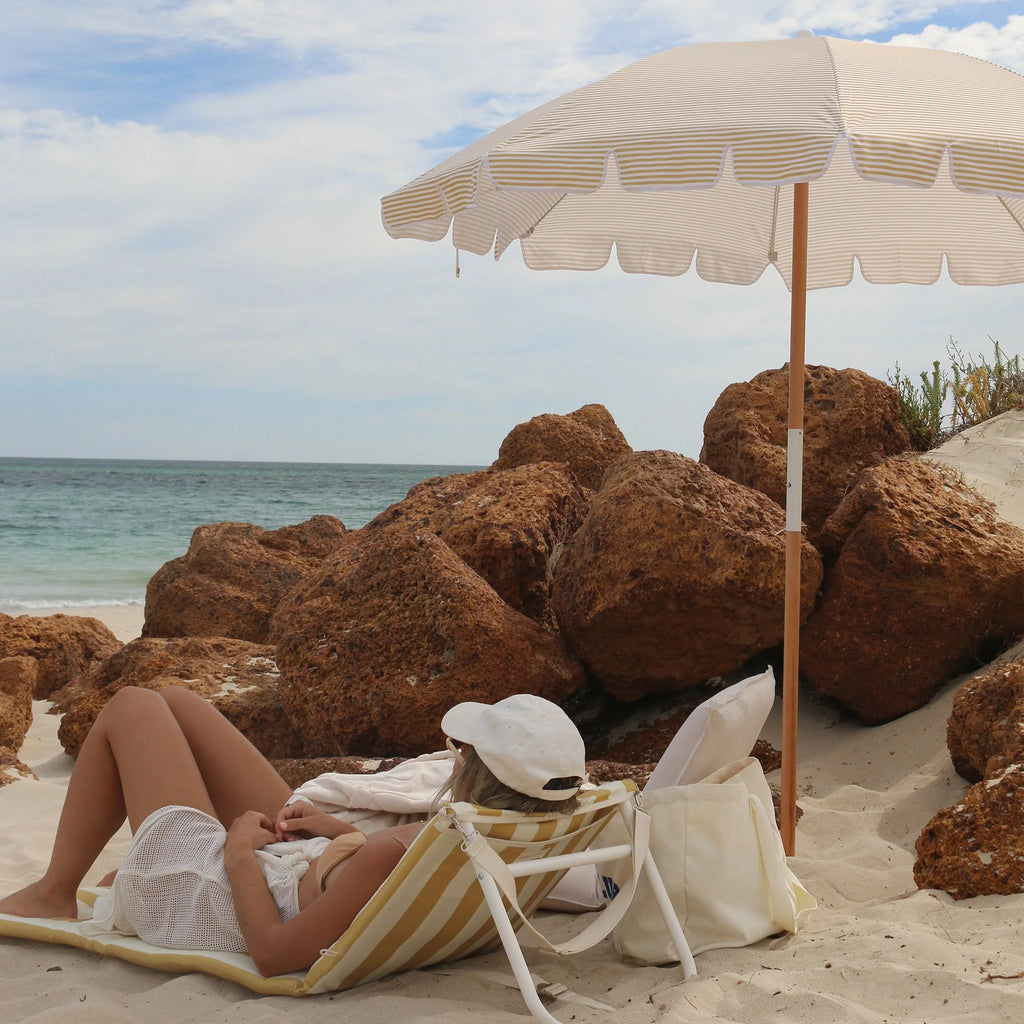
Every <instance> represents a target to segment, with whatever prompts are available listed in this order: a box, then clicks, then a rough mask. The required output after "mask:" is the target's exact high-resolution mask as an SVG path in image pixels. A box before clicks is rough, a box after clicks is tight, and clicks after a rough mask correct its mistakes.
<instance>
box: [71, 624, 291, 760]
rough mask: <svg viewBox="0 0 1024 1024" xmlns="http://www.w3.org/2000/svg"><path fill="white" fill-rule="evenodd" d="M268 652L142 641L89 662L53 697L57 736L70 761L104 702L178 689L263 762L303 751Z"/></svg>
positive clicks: (191, 641) (201, 642) (190, 641)
mask: <svg viewBox="0 0 1024 1024" xmlns="http://www.w3.org/2000/svg"><path fill="white" fill-rule="evenodd" d="M274 656H275V651H274V648H273V647H268V646H266V645H262V644H253V643H249V642H248V641H246V640H234V639H229V638H224V637H175V638H166V639H165V638H159V637H147V638H141V639H138V640H133V641H132V642H131V643H130V644H128V646H127V647H125V648H123V649H122V650H120V651H118V652H117V653H116V654H114V655H112V656H111V657H109V658H107V659H106V660H105V661H103V662H101V663H99V664H98V665H95V666H94V667H93V668H92V669H91V670H90V671H89V672H87V673H85V674H84V675H83V676H80V677H79V678H78V679H76V680H74V681H73V682H72V683H71V684H69V685H68V686H66V687H64V689H63V690H61V691H60V692H58V693H56V694H54V698H55V700H54V710H56V711H63V712H64V716H63V718H62V719H61V723H60V728H59V730H58V736H59V738H60V742H61V745H62V746H63V747H64V749H65V750H66V751H67V753H69V754H71V755H72V756H73V757H74V756H76V755H77V754H78V750H79V748H80V747H81V745H82V742H83V741H84V740H85V737H86V735H87V734H88V732H89V729H90V728H92V723H93V722H94V721H95V720H96V716H97V715H98V714H99V713H100V710H101V709H102V707H103V705H104V704H106V702H107V701H108V700H110V698H111V697H113V695H114V694H115V693H117V691H118V690H120V689H121V688H122V687H125V686H141V687H144V688H146V689H150V690H162V689H164V688H165V687H167V686H180V687H182V688H183V689H186V690H192V691H193V692H194V693H198V694H199V695H200V696H202V697H205V698H207V699H208V700H209V701H210V703H212V704H213V706H214V707H215V708H217V710H218V711H220V712H221V714H223V715H224V716H225V717H226V718H227V719H228V720H229V721H231V722H232V724H233V725H234V726H235V727H236V728H237V729H239V730H240V731H241V732H242V733H244V734H245V735H246V736H247V737H248V738H249V740H251V741H252V743H253V744H254V745H255V746H256V747H257V749H258V750H260V752H261V753H262V754H263V755H264V756H265V757H294V756H296V755H298V754H299V753H300V752H301V749H300V741H299V738H298V735H297V733H296V730H295V728H294V726H293V725H292V723H291V721H290V720H289V719H288V716H287V715H286V714H285V710H284V705H283V702H282V700H281V695H280V693H279V692H278V687H277V683H278V679H279V673H278V671H277V665H276V663H275V661H274Z"/></svg>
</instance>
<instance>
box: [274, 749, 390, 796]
mask: <svg viewBox="0 0 1024 1024" xmlns="http://www.w3.org/2000/svg"><path fill="white" fill-rule="evenodd" d="M406 760H408V759H407V758H404V757H287V758H279V759H271V762H270V763H271V764H272V765H273V766H274V768H275V769H276V770H277V774H278V775H280V776H281V778H282V779H284V781H285V782H287V783H288V785H289V786H291V787H292V789H298V788H299V786H301V785H302V783H304V782H308V781H309V780H310V779H315V778H316V777H317V776H318V775H323V774H325V773H326V772H340V773H341V774H342V775H376V774H377V773H378V772H386V771H388V770H389V769H391V768H394V767H395V766H396V765H399V764H401V763H402V762H403V761H406Z"/></svg>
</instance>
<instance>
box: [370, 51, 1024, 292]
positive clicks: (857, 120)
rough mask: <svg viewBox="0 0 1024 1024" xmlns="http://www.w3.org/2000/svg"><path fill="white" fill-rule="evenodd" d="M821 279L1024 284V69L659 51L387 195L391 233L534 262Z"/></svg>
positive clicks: (795, 54)
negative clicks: (805, 213) (516, 250)
mask: <svg viewBox="0 0 1024 1024" xmlns="http://www.w3.org/2000/svg"><path fill="white" fill-rule="evenodd" d="M795 181H807V182H810V183H811V188H810V197H811V198H810V203H811V206H810V238H809V257H808V286H809V287H811V288H824V287H831V286H836V285H842V284H846V283H848V282H849V280H850V279H851V277H852V276H853V274H854V272H855V271H857V270H858V269H859V271H860V273H861V274H863V276H864V277H865V278H866V279H868V280H870V281H877V282H893V283H895V282H913V283H919V284H928V283H931V282H932V281H934V280H935V279H936V278H937V277H938V276H939V275H940V274H942V273H943V270H945V271H946V272H947V273H948V274H949V275H950V276H951V277H952V278H953V280H955V281H958V282H960V283H962V284H1003V283H1011V282H1019V281H1024V217H1022V216H1021V212H1020V211H1021V204H1022V202H1024V76H1021V75H1018V74H1016V73H1015V72H1012V71H1008V70H1006V69H1005V68H1000V67H998V66H996V65H994V64H990V63H987V62H985V61H981V60H977V59H975V58H972V57H966V56H964V55H962V54H954V53H947V52H943V51H939V50H926V49H918V48H911V47H895V46H887V45H880V44H874V43H860V42H852V41H849V40H843V39H832V38H828V37H812V38H801V39H788V40H773V41H767V42H755V43H709V44H700V45H695V46H684V47H679V48H677V49H674V50H668V51H666V52H665V53H661V54H656V55H654V56H652V57H649V58H647V59H645V60H642V61H639V62H637V63H636V64H633V65H630V66H629V67H626V68H623V69H622V70H621V71H618V72H616V73H615V74H613V75H610V76H609V77H608V78H605V79H602V80H601V81H599V82H595V83H593V84H592V85H588V86H585V87H584V88H582V89H579V90H577V91H576V92H574V93H570V94H569V95H567V96H565V97H562V98H560V99H557V100H554V101H552V102H551V103H548V104H546V105H545V106H543V107H541V108H539V109H538V110H536V111H533V112H532V113H530V114H526V115H524V116H523V117H521V118H519V119H517V120H516V121H513V122H512V123H511V124H509V125H506V126H505V127H504V128H501V129H499V130H498V131H496V132H492V133H491V134H490V135H489V136H486V137H485V138H483V139H481V140H479V141H478V142H476V143H474V144H473V145H471V146H469V147H467V148H466V149H464V150H463V151H462V152H460V153H458V154H456V155H455V156H453V157H451V158H450V159H449V160H446V161H445V162H444V163H442V164H440V165H439V166H438V167H437V168H435V169H434V170H432V171H429V172H428V173H426V174H424V175H421V176H420V177H419V178H417V179H416V180H415V181H413V182H411V183H410V184H408V185H407V186H405V187H404V188H402V189H399V190H398V191H397V192H395V193H393V194H391V195H389V196H386V197H385V198H384V199H383V200H382V218H383V222H384V226H385V228H386V229H387V231H388V232H389V233H390V234H391V235H393V236H394V237H406V238H419V239H423V240H427V241H436V240H438V239H441V238H443V237H445V236H446V235H447V234H448V232H449V230H450V231H451V236H452V242H453V244H454V245H455V246H456V247H457V248H459V249H465V250H467V251H470V252H475V253H480V254H484V253H487V252H493V253H494V256H495V258H499V257H500V256H501V255H502V254H503V253H504V252H505V250H506V249H507V248H508V247H509V246H510V245H511V244H512V243H513V242H515V241H516V240H518V241H519V242H520V245H521V249H522V254H523V258H524V260H525V261H526V263H527V265H529V266H530V267H533V268H536V269H573V270H595V269H598V268H600V267H603V266H605V265H606V264H607V263H608V262H609V261H610V260H611V258H612V255H613V253H614V255H615V258H616V260H617V262H618V263H619V265H620V266H621V268H622V269H623V270H626V271H628V272H631V273H646V274H664V275H676V274H683V273H686V272H687V271H688V270H689V269H691V268H695V269H696V271H697V273H698V274H700V276H701V277H704V278H706V279H708V280H712V281H725V282H730V283H734V284H749V283H751V282H752V281H755V280H757V279H758V278H759V277H760V275H761V274H762V273H763V272H764V271H765V269H766V268H767V267H769V266H774V267H775V268H776V269H777V271H778V272H779V273H780V274H781V276H782V277H783V279H784V280H785V282H786V284H787V286H789V284H790V283H791V276H792V269H791V252H790V249H791V243H790V241H789V236H790V232H791V227H792V212H791V209H792V187H791V186H792V183H793V182H795Z"/></svg>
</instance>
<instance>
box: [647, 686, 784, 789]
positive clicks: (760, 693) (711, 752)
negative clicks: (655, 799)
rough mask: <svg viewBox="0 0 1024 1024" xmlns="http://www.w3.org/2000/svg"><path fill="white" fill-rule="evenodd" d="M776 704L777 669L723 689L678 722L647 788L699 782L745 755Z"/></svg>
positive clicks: (748, 752) (755, 740)
mask: <svg viewBox="0 0 1024 1024" xmlns="http://www.w3.org/2000/svg"><path fill="white" fill-rule="evenodd" d="M774 703H775V673H774V672H772V670H771V668H770V667H769V668H767V669H766V670H765V671H764V672H762V673H761V674H760V675H757V676H751V677H750V678H749V679H744V680H743V681H742V682H739V683H735V684H733V685H732V686H727V687H726V688H725V689H724V690H719V692H718V693H716V694H715V695H714V696H713V697H709V698H708V699H707V700H706V701H704V703H703V704H701V705H700V706H699V707H696V708H694V710H693V711H692V712H691V713H690V717H689V718H687V719H686V721H685V722H683V724H682V725H681V726H680V727H679V731H678V732H677V733H676V734H675V736H673V737H672V742H671V743H670V744H669V745H668V747H667V748H666V750H665V753H664V754H662V755H661V759H660V760H659V761H658V764H657V765H656V767H655V769H654V771H653V772H651V777H650V778H649V779H648V780H647V785H646V786H645V787H644V790H645V791H646V790H648V789H660V788H662V787H664V786H683V785H686V784H687V783H690V782H700V781H701V779H706V778H707V777H708V776H709V775H710V774H711V773H712V772H716V771H718V769H719V768H721V767H723V765H727V764H729V763H730V762H731V761H738V760H739V759H740V758H741V757H747V756H748V755H749V754H750V751H751V749H752V748H753V746H754V744H755V743H756V742H757V738H758V737H759V736H760V735H761V727H762V726H763V725H764V722H765V719H766V718H767V717H768V713H769V712H770V711H771V709H772V704H774Z"/></svg>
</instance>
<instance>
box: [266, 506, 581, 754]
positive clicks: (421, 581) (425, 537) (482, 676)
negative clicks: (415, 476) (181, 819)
mask: <svg viewBox="0 0 1024 1024" xmlns="http://www.w3.org/2000/svg"><path fill="white" fill-rule="evenodd" d="M354 533H357V534H358V535H357V536H354V537H351V538H350V539H349V542H348V543H346V544H344V545H342V546H341V547H340V548H339V549H338V551H336V552H335V554H334V555H332V556H331V557H330V558H328V559H327V560H326V561H325V562H324V564H323V565H322V566H321V567H320V569H319V571H318V572H317V573H315V574H314V575H313V576H312V577H310V579H308V580H307V581H306V582H305V583H303V584H302V585H301V586H299V587H297V588H296V589H295V590H293V591H292V592H291V593H290V594H289V595H288V597H287V598H286V599H285V600H284V601H282V602H281V604H280V605H279V606H278V609H277V612H276V613H275V615H274V620H273V624H272V628H271V638H272V640H274V641H275V642H276V643H277V645H278V664H279V666H280V668H281V693H282V695H283V697H284V699H285V702H286V706H287V708H288V714H289V716H290V717H291V719H292V721H293V722H294V723H295V725H296V726H297V728H298V729H299V731H300V733H301V735H302V739H303V747H304V749H303V754H304V756H306V757H335V756H338V755H339V754H361V755H366V756H380V755H389V756H390V755H394V754H420V753H425V752H428V751H432V750H438V749H441V748H442V747H443V746H444V736H443V735H442V733H441V731H440V721H441V716H442V714H443V713H444V712H445V711H446V710H447V709H448V708H449V707H451V705H453V704H456V703H458V702H459V701H463V700H479V701H484V702H487V703H492V702H494V701H497V700H500V699H501V698H503V697H507V696H509V695H511V694H513V693H520V692H525V693H536V694H539V695H540V696H542V697H547V698H548V699H549V700H552V701H554V702H555V703H562V702H564V701H565V699H566V698H568V697H569V696H570V695H571V694H572V693H574V692H575V691H576V690H578V689H579V688H580V686H581V685H582V682H583V672H582V669H581V667H580V665H579V664H578V662H576V661H575V659H574V658H573V657H572V656H571V655H570V654H569V652H568V651H566V650H565V648H564V646H563V645H562V643H561V642H560V641H559V639H558V638H557V637H555V636H553V635H552V634H551V633H549V632H548V631H546V630H545V629H543V628H542V627H541V626H539V625H538V624H537V623H536V622H533V621H532V620H531V619H528V618H526V617H525V616H524V615H521V614H519V612H516V611H514V610H513V609H511V608H510V607H509V606H508V605H507V604H505V602H504V601H502V600H501V598H500V597H499V596H498V595H497V594H496V593H495V591H494V590H493V589H492V588H491V587H490V586H489V585H488V584H487V583H486V582H485V581H484V580H483V579H482V578H481V577H480V576H478V575H477V574H476V573H475V572H474V571H473V570H472V569H471V568H470V567H469V566H468V565H466V563H465V562H464V561H463V560H462V559H461V558H459V557H458V555H456V554H455V552H454V551H452V550H451V548H449V547H448V545H447V544H445V543H444V542H443V541H442V540H440V539H439V538H438V537H436V536H434V534H432V533H429V532H427V531H420V530H410V529H407V528H405V527H404V526H402V525H401V524H396V525H394V526H391V527H387V528H382V529H378V530H373V531H364V530H360V531H354Z"/></svg>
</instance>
